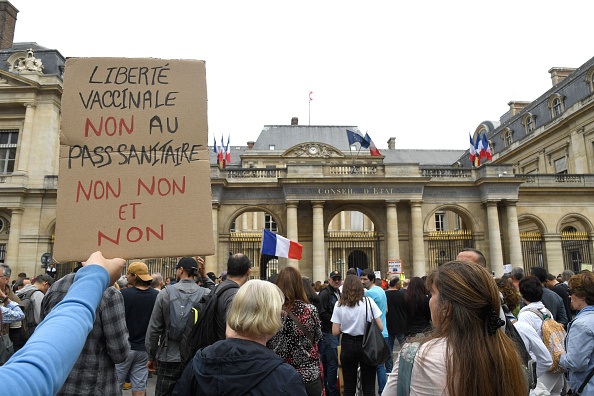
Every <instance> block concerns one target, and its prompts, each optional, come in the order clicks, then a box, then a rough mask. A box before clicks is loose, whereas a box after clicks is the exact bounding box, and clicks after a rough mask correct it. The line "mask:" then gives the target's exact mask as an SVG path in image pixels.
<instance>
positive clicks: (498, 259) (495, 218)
mask: <svg viewBox="0 0 594 396" xmlns="http://www.w3.org/2000/svg"><path fill="white" fill-rule="evenodd" d="M485 205H486V206H487V227H488V229H489V252H490V257H489V263H488V266H489V267H490V270H491V271H495V276H497V277H500V276H501V275H503V252H502V250H501V231H500V230H499V215H498V211H497V201H487V203H486V204H485Z"/></svg>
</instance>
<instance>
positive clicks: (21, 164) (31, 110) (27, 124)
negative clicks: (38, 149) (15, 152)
mask: <svg viewBox="0 0 594 396" xmlns="http://www.w3.org/2000/svg"><path fill="white" fill-rule="evenodd" d="M35 106H36V105H35V102H31V103H25V107H26V110H25V121H24V123H23V130H22V131H21V135H20V136H19V157H18V163H17V164H16V170H17V172H20V173H27V171H28V170H29V153H30V151H31V135H32V134H33V119H34V116H35Z"/></svg>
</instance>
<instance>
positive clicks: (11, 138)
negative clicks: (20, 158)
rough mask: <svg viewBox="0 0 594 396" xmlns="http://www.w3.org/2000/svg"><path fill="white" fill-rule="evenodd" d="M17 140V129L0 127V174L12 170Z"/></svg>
mask: <svg viewBox="0 0 594 396" xmlns="http://www.w3.org/2000/svg"><path fill="white" fill-rule="evenodd" d="M18 140H19V131H18V129H3V130H2V129H0V174H6V173H12V172H13V171H14V162H15V159H16V151H17V143H18Z"/></svg>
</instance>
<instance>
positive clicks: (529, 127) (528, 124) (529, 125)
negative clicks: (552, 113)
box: [522, 113, 536, 135]
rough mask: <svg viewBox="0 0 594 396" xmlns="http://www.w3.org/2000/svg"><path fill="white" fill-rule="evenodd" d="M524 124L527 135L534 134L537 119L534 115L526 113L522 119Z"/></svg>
mask: <svg viewBox="0 0 594 396" xmlns="http://www.w3.org/2000/svg"><path fill="white" fill-rule="evenodd" d="M522 124H524V129H525V130H526V135H527V134H529V133H532V132H534V129H536V117H535V116H534V115H532V113H526V115H525V116H524V118H523V119H522Z"/></svg>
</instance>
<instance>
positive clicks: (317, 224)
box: [311, 201, 327, 282]
mask: <svg viewBox="0 0 594 396" xmlns="http://www.w3.org/2000/svg"><path fill="white" fill-rule="evenodd" d="M311 206H312V207H313V233H312V247H313V281H314V282H315V281H323V280H324V279H326V276H327V274H326V257H325V254H324V202H320V201H314V202H312V203H311Z"/></svg>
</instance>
